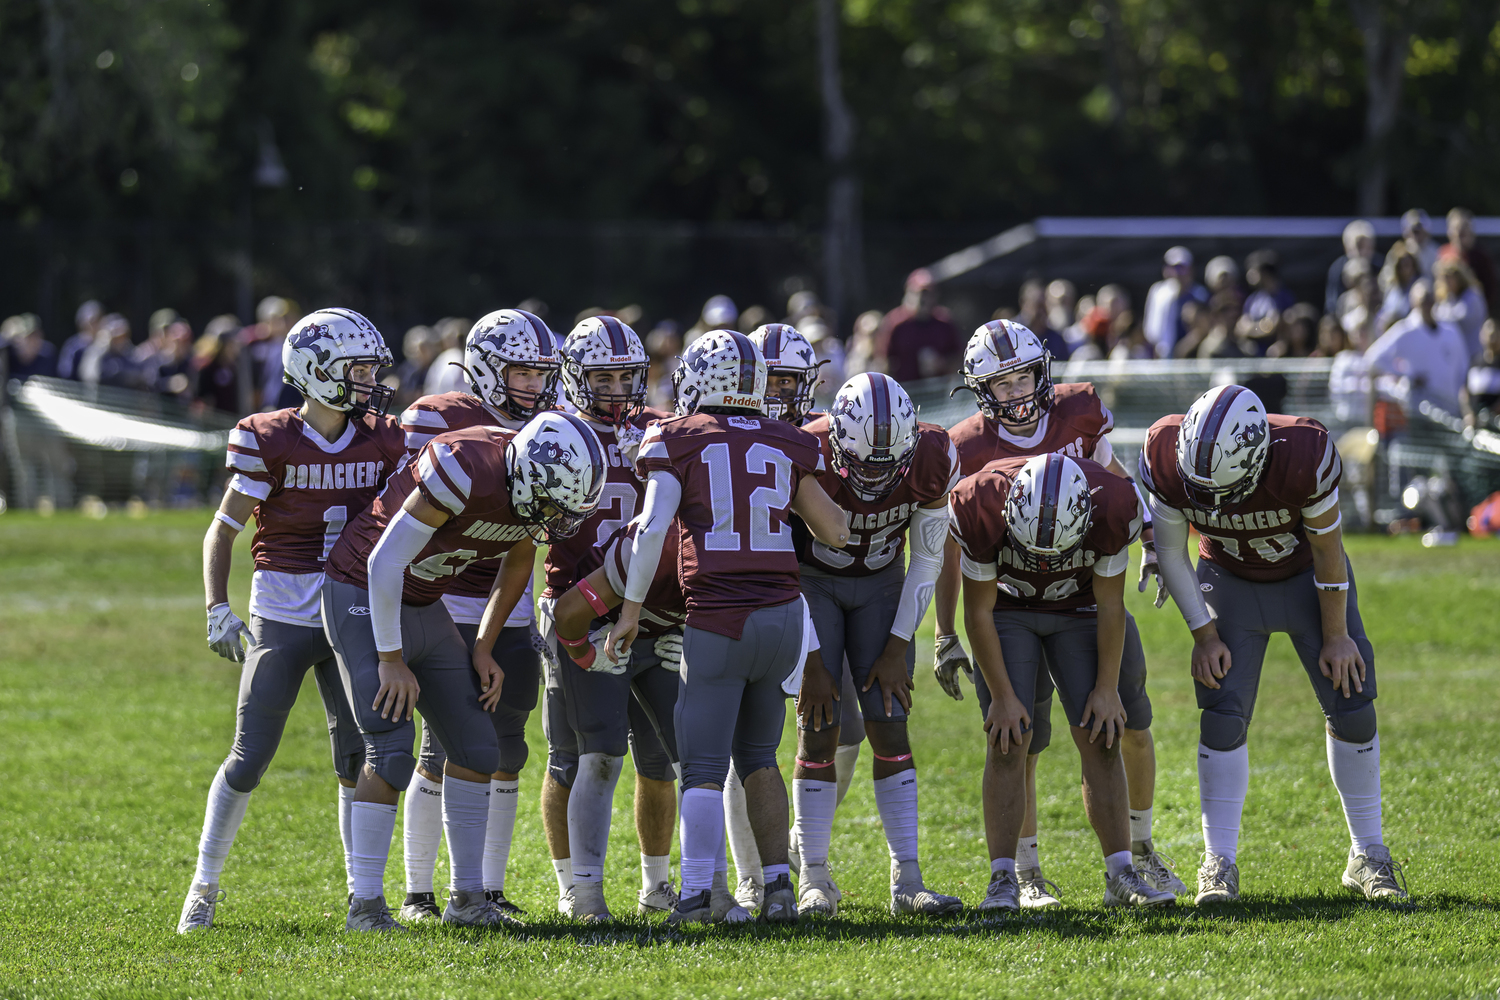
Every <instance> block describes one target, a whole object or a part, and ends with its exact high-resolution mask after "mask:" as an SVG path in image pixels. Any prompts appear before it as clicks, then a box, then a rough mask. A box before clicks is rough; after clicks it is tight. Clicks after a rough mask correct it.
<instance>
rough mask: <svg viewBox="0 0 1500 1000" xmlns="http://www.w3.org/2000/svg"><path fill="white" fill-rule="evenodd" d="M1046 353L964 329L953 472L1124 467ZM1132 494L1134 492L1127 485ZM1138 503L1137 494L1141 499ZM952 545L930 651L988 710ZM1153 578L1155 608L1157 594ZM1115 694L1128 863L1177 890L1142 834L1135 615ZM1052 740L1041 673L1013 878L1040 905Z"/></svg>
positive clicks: (1013, 339)
mask: <svg viewBox="0 0 1500 1000" xmlns="http://www.w3.org/2000/svg"><path fill="white" fill-rule="evenodd" d="M1050 365H1051V356H1050V354H1049V353H1048V351H1047V349H1046V347H1045V346H1044V345H1043V344H1042V342H1041V340H1040V339H1039V338H1038V337H1037V336H1036V334H1034V333H1033V332H1031V331H1030V330H1028V329H1027V328H1026V327H1024V326H1022V325H1021V324H1019V323H1014V322H1012V321H1010V320H995V321H993V322H990V323H986V324H985V325H984V326H981V327H979V328H978V329H977V330H975V331H974V335H973V336H972V337H970V338H969V344H968V348H967V351H966V353H965V355H964V366H963V376H964V386H965V387H966V388H968V389H969V390H970V391H971V392H973V393H974V396H975V398H976V400H977V401H978V403H979V412H978V413H976V414H974V415H973V416H971V417H969V418H967V419H966V420H963V421H961V422H959V423H958V424H957V425H956V426H955V427H953V429H952V430H951V431H950V432H949V433H950V434H951V436H952V438H953V444H954V446H955V447H956V448H957V449H958V461H959V466H960V471H961V473H962V475H965V476H971V475H973V474H974V473H976V472H978V471H979V470H980V469H982V468H984V466H985V465H987V464H988V463H990V462H993V461H996V460H997V459H1001V458H1030V457H1032V456H1034V455H1045V454H1048V453H1050V452H1058V453H1060V454H1064V455H1068V456H1070V457H1072V458H1091V459H1093V460H1094V461H1096V462H1098V463H1099V464H1100V465H1102V466H1104V467H1105V468H1107V469H1108V470H1109V471H1110V472H1113V473H1114V474H1116V475H1118V476H1121V477H1123V478H1125V479H1126V480H1129V479H1130V474H1129V473H1128V472H1127V471H1126V470H1125V467H1124V466H1123V465H1121V464H1120V460H1119V459H1118V458H1116V457H1115V455H1114V450H1113V449H1112V448H1111V447H1110V443H1109V437H1108V434H1109V432H1110V431H1111V430H1112V429H1113V428H1114V416H1113V414H1111V413H1110V412H1109V409H1108V407H1106V406H1105V405H1104V403H1103V401H1101V400H1100V399H1099V397H1098V396H1097V395H1096V394H1095V393H1094V387H1093V386H1092V385H1090V384H1088V383H1087V382H1070V383H1064V384H1062V385H1054V384H1053V383H1052V376H1051V374H1050ZM1137 495H1139V490H1137ZM1141 504H1142V506H1143V507H1144V506H1145V500H1144V499H1142V500H1141ZM1141 547H1142V555H1141V573H1140V582H1139V587H1140V589H1142V590H1144V589H1145V587H1146V582H1147V579H1148V577H1149V576H1150V574H1152V573H1154V572H1156V553H1155V546H1154V544H1153V540H1152V525H1151V519H1150V517H1149V515H1148V516H1147V517H1146V519H1145V523H1144V525H1143V527H1142V529H1141ZM958 562H959V552H958V546H957V545H956V544H954V543H953V542H952V541H951V540H950V541H949V543H948V546H947V548H946V550H945V552H944V562H943V573H942V575H941V576H940V577H939V580H938V587H937V655H936V658H935V663H934V670H935V671H936V673H937V678H938V683H939V684H940V685H941V686H942V688H943V690H944V691H946V692H947V693H948V694H949V695H951V696H952V697H953V698H955V699H957V700H960V701H961V700H963V690H962V688H961V687H960V686H959V683H958V680H957V676H958V671H959V670H960V669H962V670H963V671H964V672H965V673H967V674H969V675H970V677H971V679H972V680H973V681H974V687H975V694H976V695H977V696H978V700H979V711H980V715H981V716H985V715H987V713H988V712H989V703H990V692H989V689H988V688H987V687H986V686H985V682H984V677H983V676H982V675H981V676H979V677H973V671H972V669H971V667H970V664H969V659H968V654H966V653H965V652H964V649H963V646H962V645H961V644H960V643H959V640H958V635H957V630H956V629H955V628H954V627H953V614H954V610H955V608H956V607H957V604H958V591H959V579H960V573H959V565H958ZM1166 597H1167V595H1166V590H1165V588H1164V586H1163V585H1162V583H1161V581H1160V580H1159V579H1158V581H1157V594H1156V606H1157V607H1161V606H1162V604H1163V603H1165V601H1166ZM1120 700H1121V701H1122V702H1123V703H1124V705H1125V711H1126V714H1127V720H1126V723H1125V732H1124V734H1123V736H1122V737H1121V741H1120V743H1121V751H1122V753H1123V755H1124V758H1125V775H1126V778H1127V780H1128V781H1129V785H1130V844H1131V848H1130V849H1131V853H1132V854H1133V855H1134V856H1135V866H1136V869H1137V870H1138V871H1140V873H1141V874H1142V875H1144V876H1145V877H1146V879H1147V881H1149V882H1150V883H1151V884H1152V885H1154V886H1156V887H1157V888H1158V889H1168V890H1171V891H1172V892H1175V893H1177V894H1178V895H1185V894H1187V892H1188V888H1187V886H1186V885H1184V884H1183V882H1182V880H1181V879H1179V878H1178V877H1177V876H1176V874H1174V873H1173V871H1172V869H1171V867H1170V866H1169V865H1168V864H1167V863H1166V861H1165V860H1163V859H1162V857H1161V855H1159V854H1158V853H1157V852H1156V847H1155V845H1154V843H1153V842H1152V836H1151V808H1152V802H1153V800H1154V799H1155V795H1156V747H1155V744H1154V742H1153V740H1152V738H1151V698H1150V697H1149V696H1148V695H1147V693H1146V654H1145V651H1144V650H1143V649H1142V647H1141V634H1140V630H1139V629H1138V628H1137V627H1136V623H1135V618H1134V617H1133V616H1131V615H1130V614H1129V613H1128V612H1127V613H1126V616H1125V652H1124V654H1123V658H1122V659H1121V662H1120ZM1051 742H1052V682H1051V680H1050V679H1049V678H1048V677H1047V676H1046V675H1045V674H1044V675H1043V676H1041V677H1039V678H1038V682H1037V703H1036V706H1035V707H1034V708H1033V709H1032V736H1031V748H1030V752H1029V754H1028V756H1027V760H1026V822H1025V823H1024V824H1023V825H1022V827H1021V840H1020V846H1019V847H1018V848H1017V854H1016V867H1017V877H1018V878H1019V879H1020V884H1021V906H1022V907H1023V908H1027V909H1047V908H1050V907H1054V906H1059V905H1061V903H1060V901H1059V900H1058V899H1057V897H1056V896H1055V895H1054V894H1053V893H1052V891H1051V890H1052V889H1053V888H1055V886H1053V885H1052V883H1051V882H1050V881H1049V880H1048V879H1047V878H1046V877H1044V876H1043V874H1042V867H1041V860H1040V857H1039V855H1038V848H1037V822H1036V761H1037V756H1038V755H1039V754H1040V753H1041V752H1042V751H1043V750H1045V749H1046V748H1047V747H1048V746H1049V745H1050V744H1051Z"/></svg>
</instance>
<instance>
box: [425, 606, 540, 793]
mask: <svg viewBox="0 0 1500 1000" xmlns="http://www.w3.org/2000/svg"><path fill="white" fill-rule="evenodd" d="M453 624H454V627H455V628H457V629H458V634H459V635H461V636H463V637H464V645H465V646H467V647H468V648H469V651H470V652H473V650H474V642H475V640H477V639H478V638H479V626H478V625H474V624H470V623H468V622H454V623H453ZM494 657H495V662H496V663H498V664H500V669H501V670H503V671H505V680H503V681H502V682H501V683H500V702H499V704H497V705H496V706H495V710H494V711H493V712H491V713H490V722H492V723H493V724H494V726H495V738H496V739H498V740H499V741H500V766H499V767H497V768H496V769H495V770H497V771H504V772H505V773H507V774H519V773H520V771H521V769H522V768H523V767H525V766H526V759H527V757H528V755H529V751H528V749H527V747H526V720H527V719H529V718H530V717H531V710H532V709H534V708H536V692H537V685H538V684H539V683H540V681H541V676H542V657H541V655H540V654H539V653H537V651H536V649H535V647H533V646H532V645H531V626H529V625H513V626H509V627H507V628H502V629H501V630H500V635H499V637H498V638H497V639H496V640H495V649H494ZM447 759H448V754H447V753H446V752H445V751H444V750H443V746H442V744H441V743H439V742H438V741H437V740H436V739H435V738H434V737H433V735H432V727H431V726H429V725H427V724H426V722H425V721H424V722H423V723H422V750H421V753H419V754H418V760H419V761H420V763H421V766H422V769H423V770H424V771H426V772H428V773H429V774H442V773H443V763H444V762H445V761H447Z"/></svg>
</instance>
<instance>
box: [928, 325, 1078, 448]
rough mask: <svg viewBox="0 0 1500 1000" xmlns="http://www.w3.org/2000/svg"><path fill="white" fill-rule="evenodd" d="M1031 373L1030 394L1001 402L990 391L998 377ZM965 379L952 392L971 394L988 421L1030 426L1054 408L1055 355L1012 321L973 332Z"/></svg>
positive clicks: (965, 357)
mask: <svg viewBox="0 0 1500 1000" xmlns="http://www.w3.org/2000/svg"><path fill="white" fill-rule="evenodd" d="M1028 370H1029V371H1031V373H1032V377H1033V379H1034V386H1033V388H1032V391H1031V393H1030V394H1029V395H1027V396H1024V397H1022V398H1020V399H1007V400H1005V401H1004V402H1001V401H1000V399H999V398H998V397H997V396H996V395H995V394H994V392H993V391H991V389H990V380H992V379H994V378H995V377H997V376H1000V375H1009V374H1011V373H1012V372H1020V371H1028ZM963 377H964V384H963V385H961V386H956V387H955V388H954V389H953V392H957V391H958V390H959V389H968V390H969V391H970V392H972V393H973V394H974V396H975V398H976V400H977V401H978V403H979V411H980V412H981V413H983V414H984V415H985V417H986V418H987V419H989V420H999V421H1001V422H1002V423H1007V424H1029V423H1031V422H1032V421H1033V420H1035V419H1037V417H1038V416H1040V415H1041V414H1042V413H1043V412H1044V411H1046V410H1050V409H1052V399H1053V389H1052V354H1051V352H1050V351H1048V350H1047V346H1046V345H1045V344H1043V343H1042V340H1041V338H1040V337H1038V336H1037V335H1036V334H1034V333H1032V332H1031V331H1030V330H1029V329H1027V328H1026V327H1024V326H1022V325H1021V324H1020V323H1017V322H1015V321H1013V320H1008V319H997V320H991V321H990V322H988V323H986V324H984V326H981V327H980V328H979V329H977V330H975V331H974V335H973V336H971V337H970V338H969V344H968V347H966V348H965V349H964V364H963ZM953 392H950V393H949V394H948V395H950V396H951V395H953Z"/></svg>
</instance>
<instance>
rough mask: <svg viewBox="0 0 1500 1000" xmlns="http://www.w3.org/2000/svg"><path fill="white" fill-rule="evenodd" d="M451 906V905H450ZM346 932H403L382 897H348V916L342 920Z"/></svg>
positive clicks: (403, 928)
mask: <svg viewBox="0 0 1500 1000" xmlns="http://www.w3.org/2000/svg"><path fill="white" fill-rule="evenodd" d="M450 905H451V904H450ZM344 930H346V931H404V930H406V928H405V927H404V926H402V925H401V924H398V923H396V918H395V917H393V916H391V908H390V907H389V906H386V905H385V897H384V896H376V897H375V898H373V899H355V898H354V897H353V896H350V897H349V916H348V917H347V918H346V919H345V920H344Z"/></svg>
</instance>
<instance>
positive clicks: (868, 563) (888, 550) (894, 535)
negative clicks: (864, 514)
mask: <svg viewBox="0 0 1500 1000" xmlns="http://www.w3.org/2000/svg"><path fill="white" fill-rule="evenodd" d="M905 527H906V522H904V521H892V522H891V523H890V524H888V525H886V526H885V527H884V528H878V529H876V531H875V533H874V534H872V535H871V536H870V540H869V543H868V544H869V549H868V550H867V551H866V553H865V557H864V563H865V568H866V569H869V570H877V569H884V568H885V567H886V566H887V565H888V564H889V563H890V561H891V560H892V559H894V558H896V550H897V549H898V548H900V547H901V532H900V531H898V530H897V529H899V528H905ZM863 541H864V539H863V538H862V536H860V535H859V534H858V533H857V532H853V533H851V534H850V535H849V544H848V545H847V546H846V547H845V550H844V551H842V552H841V551H839V550H838V549H835V548H831V547H830V546H827V545H824V544H823V543H822V542H820V541H818V540H817V539H816V538H814V539H813V543H812V546H813V551H814V552H816V553H817V554H818V561H819V562H821V563H822V564H823V565H825V566H832V567H833V568H834V569H846V568H848V567H850V566H853V565H854V563H855V560H856V559H857V558H858V557H856V556H851V555H849V554H848V550H849V549H853V548H856V547H858V546H859V545H860V544H861V543H862V542H863Z"/></svg>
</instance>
